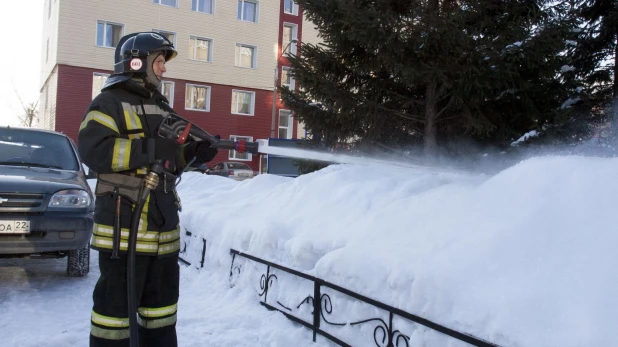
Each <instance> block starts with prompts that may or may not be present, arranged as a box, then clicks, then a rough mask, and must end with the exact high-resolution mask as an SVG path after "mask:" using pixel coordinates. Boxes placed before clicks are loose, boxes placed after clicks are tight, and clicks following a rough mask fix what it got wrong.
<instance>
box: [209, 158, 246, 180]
mask: <svg viewBox="0 0 618 347" xmlns="http://www.w3.org/2000/svg"><path fill="white" fill-rule="evenodd" d="M205 173H206V174H207V175H217V176H223V177H229V178H231V179H235V180H237V181H242V180H246V179H249V178H253V176H254V172H253V169H251V167H250V166H249V165H247V164H245V163H239V162H234V161H226V162H222V163H218V164H216V165H215V166H213V167H212V168H210V169H206V170H205Z"/></svg>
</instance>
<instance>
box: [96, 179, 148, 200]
mask: <svg viewBox="0 0 618 347" xmlns="http://www.w3.org/2000/svg"><path fill="white" fill-rule="evenodd" d="M142 187H143V180H142V179H141V178H137V177H133V176H128V175H123V174H117V173H111V174H99V175H98V176H97V187H96V188H95V190H94V194H95V195H96V196H102V195H108V194H110V195H115V194H118V195H120V196H122V197H125V198H127V199H129V200H131V201H132V202H133V203H134V204H136V203H137V201H138V200H139V196H140V191H141V189H142Z"/></svg>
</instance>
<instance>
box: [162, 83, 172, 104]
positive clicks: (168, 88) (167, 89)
mask: <svg viewBox="0 0 618 347" xmlns="http://www.w3.org/2000/svg"><path fill="white" fill-rule="evenodd" d="M159 90H160V91H161V94H163V96H165V97H166V98H167V100H168V101H169V105H170V107H174V82H169V81H163V82H161V86H160V87H159Z"/></svg>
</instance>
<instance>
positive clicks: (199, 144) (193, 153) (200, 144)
mask: <svg viewBox="0 0 618 347" xmlns="http://www.w3.org/2000/svg"><path fill="white" fill-rule="evenodd" d="M184 152H185V153H184V155H185V161H186V162H189V161H190V160H191V159H193V158H194V157H195V161H194V162H193V165H195V166H200V165H202V164H204V163H207V162H209V161H211V160H213V159H214V157H215V156H216V155H217V153H218V152H219V151H217V149H216V148H214V147H211V146H210V142H208V141H196V142H191V143H190V144H188V145H187V147H186V148H185V151H184ZM193 165H192V166H193Z"/></svg>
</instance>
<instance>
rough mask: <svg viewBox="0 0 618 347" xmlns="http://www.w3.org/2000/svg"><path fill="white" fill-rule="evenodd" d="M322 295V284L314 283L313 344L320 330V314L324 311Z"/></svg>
mask: <svg viewBox="0 0 618 347" xmlns="http://www.w3.org/2000/svg"><path fill="white" fill-rule="evenodd" d="M321 296H322V294H321V293H320V283H319V282H318V281H317V279H316V280H315V281H313V342H315V340H316V335H317V333H318V330H319V329H320V312H321V311H322V298H321Z"/></svg>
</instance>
